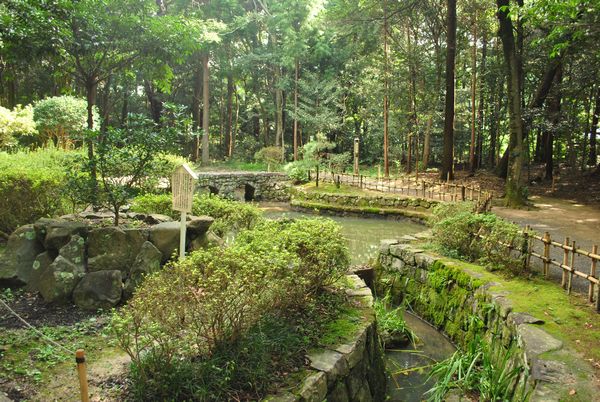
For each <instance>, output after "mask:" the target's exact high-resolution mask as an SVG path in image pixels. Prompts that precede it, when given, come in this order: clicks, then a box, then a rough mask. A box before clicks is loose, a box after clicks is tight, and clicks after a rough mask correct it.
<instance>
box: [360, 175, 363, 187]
mask: <svg viewBox="0 0 600 402" xmlns="http://www.w3.org/2000/svg"><path fill="white" fill-rule="evenodd" d="M359 179H360V188H361V189H362V188H363V176H362V174H361V175H360V176H359Z"/></svg>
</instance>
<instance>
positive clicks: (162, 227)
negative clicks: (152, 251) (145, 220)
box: [149, 222, 180, 263]
mask: <svg viewBox="0 0 600 402" xmlns="http://www.w3.org/2000/svg"><path fill="white" fill-rule="evenodd" d="M179 230H180V224H179V222H163V223H159V224H158V225H154V226H152V227H151V228H150V237H149V240H150V242H152V244H154V246H155V247H156V248H157V249H159V250H160V252H161V253H162V256H163V261H162V262H163V263H164V262H166V261H167V260H168V259H169V258H171V256H172V255H173V253H174V252H175V251H177V250H179Z"/></svg>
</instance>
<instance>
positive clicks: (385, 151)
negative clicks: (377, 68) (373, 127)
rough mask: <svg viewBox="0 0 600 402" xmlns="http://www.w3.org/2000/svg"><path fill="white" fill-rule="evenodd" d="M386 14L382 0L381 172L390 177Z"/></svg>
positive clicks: (385, 2)
mask: <svg viewBox="0 0 600 402" xmlns="http://www.w3.org/2000/svg"><path fill="white" fill-rule="evenodd" d="M387 39H388V15H387V0H383V60H384V61H383V172H384V176H385V177H390V162H389V159H388V148H389V142H388V129H389V127H388V121H389V99H388V88H389V82H388V69H389V67H388V42H387Z"/></svg>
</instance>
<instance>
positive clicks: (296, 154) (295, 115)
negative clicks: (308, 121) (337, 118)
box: [294, 59, 300, 161]
mask: <svg viewBox="0 0 600 402" xmlns="http://www.w3.org/2000/svg"><path fill="white" fill-rule="evenodd" d="M299 75H300V61H299V60H298V59H296V66H295V73H294V161H297V160H298V77H299Z"/></svg>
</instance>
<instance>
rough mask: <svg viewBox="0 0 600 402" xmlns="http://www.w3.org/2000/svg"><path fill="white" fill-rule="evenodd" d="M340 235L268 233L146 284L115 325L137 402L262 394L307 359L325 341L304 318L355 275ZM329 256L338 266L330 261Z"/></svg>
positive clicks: (322, 226) (314, 226)
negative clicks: (329, 290)
mask: <svg viewBox="0 0 600 402" xmlns="http://www.w3.org/2000/svg"><path fill="white" fill-rule="evenodd" d="M334 226H335V224H334V223H333V222H332V221H323V222H320V221H317V220H306V221H299V222H290V221H281V222H271V223H264V224H261V225H259V226H258V227H257V228H255V229H252V230H247V231H244V232H242V233H241V234H240V235H239V236H238V238H237V239H236V240H235V242H234V243H233V244H232V245H231V246H230V247H226V248H213V249H209V250H201V251H198V252H195V253H193V254H192V255H190V256H189V257H188V258H187V259H186V260H185V261H184V262H179V263H175V264H173V265H171V266H169V267H167V268H166V269H164V270H162V271H160V272H157V273H156V274H154V275H152V276H150V277H148V278H146V280H145V282H144V283H143V284H142V285H141V286H140V287H139V288H138V289H137V291H136V293H135V294H134V297H133V299H132V300H131V301H130V302H129V304H128V305H127V306H125V307H124V308H123V309H121V310H120V311H119V312H117V313H115V314H114V317H113V320H112V324H111V325H112V328H113V331H114V333H115V334H116V336H117V338H118V341H119V344H120V345H121V347H122V348H123V349H124V350H125V351H126V352H127V353H128V354H129V355H130V356H131V358H132V362H133V365H132V380H133V381H134V385H133V389H134V392H135V394H136V397H137V399H140V400H142V399H143V400H146V399H147V398H148V397H156V398H158V399H162V398H161V397H166V396H169V397H174V395H177V399H181V398H183V399H196V400H222V399H228V398H226V397H225V396H226V395H227V396H228V397H231V396H232V393H235V392H239V391H245V392H250V393H252V394H263V393H264V391H265V387H266V386H267V384H268V383H269V382H270V381H272V378H273V375H274V370H275V368H276V367H277V366H279V365H281V364H289V362H290V361H291V362H294V359H301V357H302V353H300V354H298V353H299V352H301V351H302V350H303V348H304V347H306V342H307V341H309V340H310V338H307V336H308V337H311V336H315V335H316V332H318V331H315V333H311V331H309V332H308V333H307V329H309V328H311V327H314V326H315V325H316V324H312V325H303V324H302V323H301V322H299V321H298V317H299V316H300V317H304V319H306V316H305V315H303V313H302V312H303V311H310V312H311V313H313V312H314V307H312V306H315V305H316V304H315V303H316V301H317V299H318V298H319V293H318V292H317V291H318V290H320V289H322V288H323V287H324V286H325V285H327V284H331V283H333V282H335V280H336V279H337V278H339V275H340V274H341V273H343V272H345V271H346V269H347V268H348V257H347V254H348V251H347V249H346V247H345V246H344V245H343V240H342V239H341V238H340V237H339V229H338V228H336V227H334ZM336 234H337V236H335V237H333V236H334V235H336ZM330 243H334V244H333V245H331V244H330ZM332 247H333V248H334V252H335V250H336V249H337V250H338V251H339V253H338V255H337V257H334V258H330V259H327V258H323V257H324V256H325V255H326V254H328V252H329V251H330V250H331V249H332ZM317 260H322V261H323V262H322V263H321V264H320V265H318V266H315V267H314V270H311V269H308V268H309V267H312V266H313V265H314V264H315V261H317ZM319 302H320V301H319ZM311 316H313V318H312V322H314V321H315V319H316V318H318V315H314V314H311ZM304 324H306V323H304ZM319 325H320V324H319ZM290 355H291V356H292V357H291V358H289V357H290ZM283 359H285V360H283ZM284 361H285V363H284Z"/></svg>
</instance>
